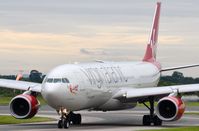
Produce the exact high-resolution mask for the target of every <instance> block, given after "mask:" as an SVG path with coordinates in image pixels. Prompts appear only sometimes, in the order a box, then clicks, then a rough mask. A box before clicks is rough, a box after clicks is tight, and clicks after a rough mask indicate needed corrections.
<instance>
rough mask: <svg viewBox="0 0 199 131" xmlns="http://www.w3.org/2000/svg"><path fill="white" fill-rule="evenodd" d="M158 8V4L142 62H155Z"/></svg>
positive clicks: (158, 4) (159, 5)
mask: <svg viewBox="0 0 199 131" xmlns="http://www.w3.org/2000/svg"><path fill="white" fill-rule="evenodd" d="M160 7H161V3H160V2H158V3H157V6H156V10H155V14H154V18H153V25H152V29H151V34H150V37H149V43H148V45H147V49H146V52H145V56H144V58H143V61H148V62H154V61H156V48H157V42H158V28H159V17H160Z"/></svg>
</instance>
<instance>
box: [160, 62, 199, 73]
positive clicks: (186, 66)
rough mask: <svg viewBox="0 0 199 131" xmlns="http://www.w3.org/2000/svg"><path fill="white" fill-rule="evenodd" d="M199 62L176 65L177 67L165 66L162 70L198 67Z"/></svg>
mask: <svg viewBox="0 0 199 131" xmlns="http://www.w3.org/2000/svg"><path fill="white" fill-rule="evenodd" d="M197 66H199V64H192V65H184V66H176V67H168V68H163V69H161V70H160V71H161V72H163V71H171V70H177V69H185V68H190V67H197Z"/></svg>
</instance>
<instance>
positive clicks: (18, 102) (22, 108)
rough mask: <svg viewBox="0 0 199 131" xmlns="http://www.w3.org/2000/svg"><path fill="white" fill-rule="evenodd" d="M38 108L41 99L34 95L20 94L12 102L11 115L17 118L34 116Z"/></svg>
mask: <svg viewBox="0 0 199 131" xmlns="http://www.w3.org/2000/svg"><path fill="white" fill-rule="evenodd" d="M38 109H39V101H38V100H37V98H36V97H35V96H33V95H26V94H22V95H18V96H16V97H14V98H13V99H12V100H11V102H10V111H11V115H12V116H13V117H15V118H17V119H28V118H32V117H33V116H35V114H36V113H37V111H38Z"/></svg>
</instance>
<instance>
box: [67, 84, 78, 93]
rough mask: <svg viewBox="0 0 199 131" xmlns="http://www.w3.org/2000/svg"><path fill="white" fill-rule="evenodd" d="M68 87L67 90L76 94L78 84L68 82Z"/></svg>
mask: <svg viewBox="0 0 199 131" xmlns="http://www.w3.org/2000/svg"><path fill="white" fill-rule="evenodd" d="M68 87H69V90H70V92H71V93H72V94H76V93H77V91H78V85H72V84H70V85H69V86H68Z"/></svg>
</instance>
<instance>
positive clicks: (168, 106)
mask: <svg viewBox="0 0 199 131" xmlns="http://www.w3.org/2000/svg"><path fill="white" fill-rule="evenodd" d="M184 111H185V104H184V102H183V101H182V99H181V98H179V97H173V96H168V97H164V98H162V99H160V100H159V101H158V104H157V108H156V114H157V116H158V117H159V118H160V119H161V120H163V121H176V120H178V119H180V118H181V117H182V115H183V114H184Z"/></svg>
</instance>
